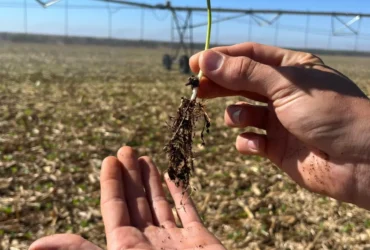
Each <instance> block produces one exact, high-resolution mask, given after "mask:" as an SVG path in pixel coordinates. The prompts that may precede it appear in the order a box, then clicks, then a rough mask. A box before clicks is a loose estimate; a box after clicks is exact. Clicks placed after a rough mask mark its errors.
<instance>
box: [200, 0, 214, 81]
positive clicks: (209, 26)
mask: <svg viewBox="0 0 370 250" xmlns="http://www.w3.org/2000/svg"><path fill="white" fill-rule="evenodd" d="M207 12H208V25H207V37H206V44H205V48H204V50H207V49H209V44H210V42H211V29H212V9H211V0H207ZM202 76H203V72H202V71H199V74H198V79H199V81H200V79H201V78H202Z"/></svg>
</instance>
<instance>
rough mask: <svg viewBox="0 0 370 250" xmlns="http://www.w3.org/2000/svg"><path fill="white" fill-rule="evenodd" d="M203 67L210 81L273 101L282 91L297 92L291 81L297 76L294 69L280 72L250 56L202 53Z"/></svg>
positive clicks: (201, 63) (201, 65)
mask: <svg viewBox="0 0 370 250" xmlns="http://www.w3.org/2000/svg"><path fill="white" fill-rule="evenodd" d="M199 65H200V68H201V69H202V71H203V73H204V75H205V76H207V78H209V79H210V80H211V81H213V82H214V83H217V84H218V85H220V86H221V87H223V88H227V89H230V90H233V91H247V92H254V93H257V94H259V95H262V96H265V97H268V98H269V99H273V96H274V94H275V93H277V92H278V91H280V90H283V89H284V90H285V89H287V90H290V89H291V91H293V89H292V88H291V87H292V84H291V82H290V81H289V80H288V79H290V78H291V74H293V73H294V72H291V71H292V70H293V69H292V68H281V69H280V68H279V69H277V68H274V67H271V66H268V65H265V64H261V63H259V62H256V61H254V60H252V59H250V58H248V57H230V56H228V55H225V54H221V53H219V52H214V51H212V50H208V51H205V52H203V53H202V54H201V56H200V58H199ZM289 87H290V88H289Z"/></svg>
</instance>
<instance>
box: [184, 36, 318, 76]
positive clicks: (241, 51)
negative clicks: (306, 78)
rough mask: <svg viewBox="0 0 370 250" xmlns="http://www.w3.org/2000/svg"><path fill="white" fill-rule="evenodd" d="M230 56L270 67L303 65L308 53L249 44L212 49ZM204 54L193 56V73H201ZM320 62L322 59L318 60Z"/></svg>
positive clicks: (191, 61) (191, 60) (191, 59)
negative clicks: (201, 59) (247, 58)
mask: <svg viewBox="0 0 370 250" xmlns="http://www.w3.org/2000/svg"><path fill="white" fill-rule="evenodd" d="M212 50H215V51H218V52H221V53H223V54H225V55H228V56H245V57H249V58H250V59H252V60H253V61H256V62H259V63H263V64H266V65H270V66H275V67H278V66H293V65H297V64H299V63H303V60H304V59H305V58H307V55H308V53H305V52H298V51H293V50H287V49H282V48H279V47H274V46H269V45H263V44H259V43H253V42H247V43H240V44H236V45H232V46H222V47H216V48H212ZM201 53H202V52H199V53H197V54H195V55H193V56H192V57H191V58H190V61H189V64H190V68H191V70H192V71H193V72H199V56H200V54H201ZM317 60H319V61H320V62H322V61H321V59H319V58H317Z"/></svg>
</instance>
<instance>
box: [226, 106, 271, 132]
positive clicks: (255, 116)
mask: <svg viewBox="0 0 370 250" xmlns="http://www.w3.org/2000/svg"><path fill="white" fill-rule="evenodd" d="M268 112H269V111H268V108H267V107H264V106H255V105H250V104H247V103H239V104H236V105H230V106H229V107H227V108H226V110H225V123H226V125H228V126H230V127H237V128H244V127H248V126H251V127H256V128H259V129H266V126H267V121H268V120H267V118H268Z"/></svg>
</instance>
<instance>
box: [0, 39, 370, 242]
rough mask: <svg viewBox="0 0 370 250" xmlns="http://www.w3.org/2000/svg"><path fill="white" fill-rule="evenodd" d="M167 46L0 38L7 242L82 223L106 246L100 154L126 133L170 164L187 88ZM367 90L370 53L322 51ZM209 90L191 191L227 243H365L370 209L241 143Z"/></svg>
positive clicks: (2, 217) (0, 229)
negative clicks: (172, 125) (168, 64)
mask: <svg viewBox="0 0 370 250" xmlns="http://www.w3.org/2000/svg"><path fill="white" fill-rule="evenodd" d="M162 53H163V51H161V50H139V49H135V48H132V49H128V48H126V49H121V48H108V47H94V46H90V47H89V46H85V47H82V46H67V47H64V46H58V45H47V46H41V45H32V44H28V45H21V44H17V45H12V44H1V45H0V249H27V247H28V246H29V244H30V243H31V242H32V241H34V240H36V239H38V238H40V237H42V236H45V235H50V234H54V233H66V232H69V233H77V234H80V235H82V236H83V237H85V238H87V239H89V240H91V241H93V242H94V243H96V244H99V245H100V246H102V247H104V246H105V236H104V231H103V224H102V218H101V215H100V211H99V171H100V163H101V161H102V159H103V158H104V157H106V156H108V155H114V154H115V152H116V150H117V149H118V148H119V147H120V146H122V145H131V146H133V147H135V148H136V149H137V150H138V151H139V153H140V154H141V155H144V154H145V155H151V156H153V158H154V160H155V162H156V163H157V165H158V166H159V167H160V168H161V169H162V170H164V169H165V168H166V166H167V162H166V160H165V155H164V153H163V151H162V148H163V146H164V144H165V143H166V141H168V139H169V138H168V136H170V135H169V134H168V133H167V130H166V126H165V122H166V121H167V119H168V115H171V114H172V115H173V114H174V112H175V111H176V108H177V107H178V105H179V101H180V97H181V96H184V95H189V94H190V91H189V89H188V88H185V87H184V83H185V82H186V79H187V76H184V75H181V74H179V73H177V72H176V71H172V72H166V71H165V70H164V69H162V66H161V64H160V62H161V56H162ZM324 60H325V62H327V63H328V64H329V65H330V66H332V67H334V68H337V69H338V70H340V71H342V72H344V73H345V74H347V75H348V76H349V77H351V78H352V79H353V80H354V81H355V82H356V83H357V84H359V86H360V87H361V88H362V89H363V90H364V91H366V92H367V93H370V69H369V65H370V59H369V58H354V57H324ZM237 100H240V98H223V99H217V100H210V101H207V111H208V114H209V116H210V118H211V119H212V130H211V134H210V135H209V136H207V144H208V146H207V147H205V148H204V147H202V146H201V141H200V140H199V141H196V142H195V148H196V155H195V166H196V174H195V177H194V178H193V179H192V182H191V185H192V187H193V193H192V196H193V199H194V201H195V203H196V205H197V207H198V209H199V211H200V214H201V216H202V218H203V220H204V223H205V225H206V226H207V227H208V228H209V230H210V231H211V232H213V233H215V234H216V235H217V236H218V237H219V238H220V239H221V240H222V242H223V243H224V244H225V246H226V247H228V249H370V213H369V212H367V211H365V210H363V209H359V208H356V207H354V206H352V205H348V204H341V203H338V202H336V201H334V200H332V199H328V198H325V197H321V196H319V195H314V194H311V193H309V192H307V191H305V190H303V189H301V188H300V187H298V186H297V185H295V184H294V183H293V182H292V181H290V180H289V179H288V178H287V177H286V176H285V175H284V174H283V173H282V172H281V171H279V169H277V168H276V167H274V166H272V164H270V163H269V162H268V161H267V160H265V159H262V158H259V157H246V156H242V155H240V154H238V153H237V151H236V150H235V148H234V141H235V137H236V135H237V134H238V133H240V132H241V131H242V130H240V129H229V128H227V127H226V126H225V125H224V122H223V113H224V109H225V107H226V106H227V105H228V104H231V103H234V102H235V101H237Z"/></svg>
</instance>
